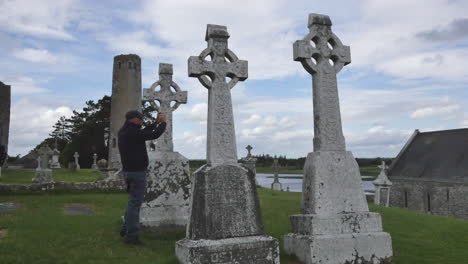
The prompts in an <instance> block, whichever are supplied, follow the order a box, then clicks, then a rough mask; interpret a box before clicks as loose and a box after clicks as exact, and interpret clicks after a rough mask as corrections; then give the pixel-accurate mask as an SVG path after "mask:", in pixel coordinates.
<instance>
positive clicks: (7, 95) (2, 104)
mask: <svg viewBox="0 0 468 264" xmlns="http://www.w3.org/2000/svg"><path fill="white" fill-rule="evenodd" d="M10 106H11V87H10V86H9V85H5V84H4V83H2V82H0V145H2V146H4V147H5V150H6V153H8V135H9V131H10ZM2 165H3V164H0V167H1V166H2Z"/></svg>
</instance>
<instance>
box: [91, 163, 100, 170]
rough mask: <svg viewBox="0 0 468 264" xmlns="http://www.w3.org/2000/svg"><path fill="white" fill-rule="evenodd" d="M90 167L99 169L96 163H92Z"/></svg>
mask: <svg viewBox="0 0 468 264" xmlns="http://www.w3.org/2000/svg"><path fill="white" fill-rule="evenodd" d="M91 169H93V170H97V169H99V167H98V165H97V164H93V165H91Z"/></svg>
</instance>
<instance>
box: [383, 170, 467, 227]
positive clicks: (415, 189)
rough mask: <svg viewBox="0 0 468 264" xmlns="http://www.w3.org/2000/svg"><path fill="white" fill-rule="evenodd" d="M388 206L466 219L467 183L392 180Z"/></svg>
mask: <svg viewBox="0 0 468 264" xmlns="http://www.w3.org/2000/svg"><path fill="white" fill-rule="evenodd" d="M391 181H392V182H393V186H392V189H391V191H390V206H392V207H400V208H408V209H410V210H415V211H419V212H425V213H430V214H435V215H443V216H450V217H456V218H462V219H468V183H464V182H442V181H428V180H411V179H401V178H400V179H396V178H392V179H391Z"/></svg>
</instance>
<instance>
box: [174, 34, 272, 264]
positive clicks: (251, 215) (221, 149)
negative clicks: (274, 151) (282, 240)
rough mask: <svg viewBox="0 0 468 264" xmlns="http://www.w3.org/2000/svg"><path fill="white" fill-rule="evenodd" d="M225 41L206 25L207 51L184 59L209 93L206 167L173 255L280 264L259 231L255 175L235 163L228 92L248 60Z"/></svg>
mask: <svg viewBox="0 0 468 264" xmlns="http://www.w3.org/2000/svg"><path fill="white" fill-rule="evenodd" d="M228 38H229V33H228V32H227V29H226V27H225V26H218V25H208V26H207V30H206V37H205V40H206V41H207V42H208V48H207V49H205V50H204V51H202V52H201V54H200V55H199V56H192V57H190V58H189V59H188V71H189V76H190V77H195V78H198V80H199V81H200V82H201V83H202V85H203V86H205V87H206V88H207V89H208V129H207V130H208V131H207V164H206V165H203V166H202V167H200V168H199V169H198V170H197V171H196V172H195V173H194V175H193V183H192V184H193V187H192V190H193V193H192V199H191V206H190V221H189V225H188V228H187V236H186V238H185V239H183V240H180V241H177V243H176V256H177V258H178V260H179V262H180V263H204V264H209V263H279V249H278V241H277V240H276V239H274V238H272V237H270V236H267V235H265V233H264V231H263V224H262V220H261V216H260V208H259V201H258V196H257V191H256V188H255V179H254V175H253V173H252V171H250V170H247V169H246V168H244V167H243V166H241V165H240V164H239V163H238V162H237V151H236V137H235V130H234V116H233V110H232V100H231V88H233V87H234V86H235V84H236V83H237V82H238V81H244V80H246V79H247V61H243V60H239V59H238V58H237V56H236V55H235V54H234V53H233V52H232V51H231V50H230V49H228ZM208 56H210V58H211V60H206V57H208ZM226 77H229V78H230V80H226Z"/></svg>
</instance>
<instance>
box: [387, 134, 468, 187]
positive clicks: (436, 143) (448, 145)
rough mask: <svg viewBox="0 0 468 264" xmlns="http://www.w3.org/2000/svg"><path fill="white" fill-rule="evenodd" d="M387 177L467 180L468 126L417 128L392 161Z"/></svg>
mask: <svg viewBox="0 0 468 264" xmlns="http://www.w3.org/2000/svg"><path fill="white" fill-rule="evenodd" d="M388 176H389V177H390V178H392V177H406V178H424V179H429V180H430V179H434V180H457V179H459V180H461V179H465V180H466V179H468V129H467V128H464V129H453V130H442V131H432V132H423V133H421V132H419V131H418V130H416V131H415V134H413V136H412V137H411V138H410V139H409V141H408V143H407V144H406V145H405V147H403V149H402V150H401V152H400V154H398V156H397V158H396V159H395V161H394V162H393V163H392V166H391V167H390V169H389V171H388Z"/></svg>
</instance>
